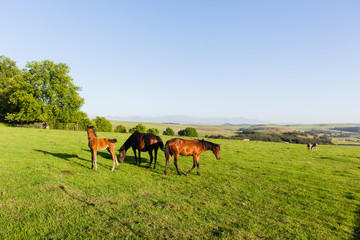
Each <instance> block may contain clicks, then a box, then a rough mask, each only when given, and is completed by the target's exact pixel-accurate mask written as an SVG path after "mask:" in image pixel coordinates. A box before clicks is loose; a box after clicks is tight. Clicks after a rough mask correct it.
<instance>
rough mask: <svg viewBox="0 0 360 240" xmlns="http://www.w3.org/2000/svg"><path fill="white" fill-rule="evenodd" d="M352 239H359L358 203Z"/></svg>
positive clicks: (359, 215) (359, 217) (359, 216)
mask: <svg viewBox="0 0 360 240" xmlns="http://www.w3.org/2000/svg"><path fill="white" fill-rule="evenodd" d="M353 239H354V240H360V205H359V206H358V209H357V211H356V218H355V228H354V237H353Z"/></svg>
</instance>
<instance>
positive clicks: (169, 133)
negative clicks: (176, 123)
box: [163, 127, 175, 136]
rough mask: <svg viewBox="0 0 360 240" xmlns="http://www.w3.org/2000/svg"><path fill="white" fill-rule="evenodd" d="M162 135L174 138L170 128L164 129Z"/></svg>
mask: <svg viewBox="0 0 360 240" xmlns="http://www.w3.org/2000/svg"><path fill="white" fill-rule="evenodd" d="M163 135H167V136H175V132H174V130H172V129H171V128H169V127H168V128H166V130H165V131H164V132H163Z"/></svg>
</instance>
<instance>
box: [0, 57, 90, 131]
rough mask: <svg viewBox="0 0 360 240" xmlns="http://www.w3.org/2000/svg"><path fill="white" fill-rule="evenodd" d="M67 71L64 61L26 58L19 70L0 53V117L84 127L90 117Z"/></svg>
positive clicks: (11, 119) (5, 119) (0, 119)
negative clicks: (83, 110)
mask: <svg viewBox="0 0 360 240" xmlns="http://www.w3.org/2000/svg"><path fill="white" fill-rule="evenodd" d="M69 72H70V68H69V67H68V66H67V65H66V64H64V63H58V64H56V63H54V62H52V61H50V60H44V61H32V62H28V63H27V65H26V66H25V68H24V69H23V70H20V69H19V68H18V67H17V66H16V62H15V61H13V60H11V59H10V58H8V57H5V56H0V121H1V122H10V123H20V124H23V123H26V124H29V123H35V122H43V123H45V125H46V127H49V126H50V125H51V124H53V125H55V124H58V125H61V124H68V123H75V124H76V127H79V128H85V127H86V124H88V123H89V122H90V120H89V118H88V116H87V114H86V113H84V112H81V111H80V108H81V106H82V105H83V104H84V99H83V98H81V97H80V95H79V93H78V92H79V91H80V87H78V86H76V85H75V84H74V82H73V79H72V78H71V76H70V75H69Z"/></svg>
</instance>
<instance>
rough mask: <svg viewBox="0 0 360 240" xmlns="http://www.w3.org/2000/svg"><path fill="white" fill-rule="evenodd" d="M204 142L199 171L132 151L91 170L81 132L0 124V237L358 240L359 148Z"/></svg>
mask: <svg viewBox="0 0 360 240" xmlns="http://www.w3.org/2000/svg"><path fill="white" fill-rule="evenodd" d="M144 125H146V126H147V127H153V126H148V125H147V124H144ZM174 130H175V129H174ZM160 132H162V131H160ZM97 135H98V137H101V138H104V137H108V138H117V140H118V143H117V144H116V149H119V148H120V146H121V145H122V144H123V143H124V142H125V140H126V139H127V138H128V137H129V136H130V134H128V133H126V134H120V133H102V132H98V133H97ZM160 136H161V138H162V139H163V141H164V142H166V141H167V140H169V139H171V138H172V137H168V136H162V135H160ZM208 140H209V141H212V142H214V143H218V144H221V160H219V161H218V160H216V159H215V156H214V155H213V154H212V152H210V151H208V152H204V153H203V154H202V156H201V157H200V172H201V174H202V176H201V177H199V176H197V175H196V171H193V172H192V174H190V175H189V176H179V175H177V173H176V169H175V166H174V165H173V159H172V160H171V164H169V168H168V175H167V176H165V175H164V173H163V172H164V165H165V158H164V153H163V152H162V151H159V156H158V162H157V167H156V169H148V168H147V165H148V163H149V156H148V153H142V155H141V156H142V164H141V166H140V167H139V166H135V165H134V162H135V160H134V157H133V156H134V155H133V152H132V150H131V149H129V151H128V152H127V157H126V158H125V161H124V163H121V164H120V170H114V171H113V172H111V171H110V169H111V167H112V159H111V156H110V154H109V153H108V152H107V151H99V152H98V171H97V172H95V171H93V170H90V167H91V157H90V156H91V154H90V151H89V148H88V146H87V134H86V132H85V131H81V132H74V131H62V130H44V129H31V128H13V127H6V126H3V125H0V152H1V155H0V166H1V167H0V239H43V238H46V239H66V238H69V239H169V238H170V239H360V147H358V146H336V145H324V146H319V149H318V151H307V150H306V146H304V145H296V144H285V143H264V142H255V141H254V142H244V141H236V140H220V139H216V140H211V139H208ZM116 154H118V152H116ZM191 166H192V158H191V157H180V158H179V168H180V170H181V171H182V172H183V173H186V172H187V171H188V170H189V169H190V168H191Z"/></svg>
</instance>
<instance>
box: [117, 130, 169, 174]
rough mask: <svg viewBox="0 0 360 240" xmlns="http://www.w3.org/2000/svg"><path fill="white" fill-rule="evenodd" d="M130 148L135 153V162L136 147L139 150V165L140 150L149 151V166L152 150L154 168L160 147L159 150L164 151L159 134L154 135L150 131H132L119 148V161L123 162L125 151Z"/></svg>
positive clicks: (151, 159)
mask: <svg viewBox="0 0 360 240" xmlns="http://www.w3.org/2000/svg"><path fill="white" fill-rule="evenodd" d="M130 147H131V148H132V149H133V151H134V155H135V163H136V164H137V162H138V160H137V156H136V149H137V150H138V151H139V166H140V164H141V155H140V152H149V155H150V164H149V167H148V168H150V167H151V164H152V161H153V159H154V157H153V154H152V151H153V150H154V153H155V162H154V169H155V168H156V160H157V152H158V149H159V147H160V149H161V150H163V151H164V143H163V141H162V140H161V138H160V137H159V136H156V135H155V134H152V133H139V132H134V133H133V134H131V136H130V137H129V138H128V139H127V140H126V142H125V143H124V144H123V145H122V146H121V148H120V149H119V161H120V162H123V161H124V159H125V156H126V151H127V150H128V149H129V148H130Z"/></svg>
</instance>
